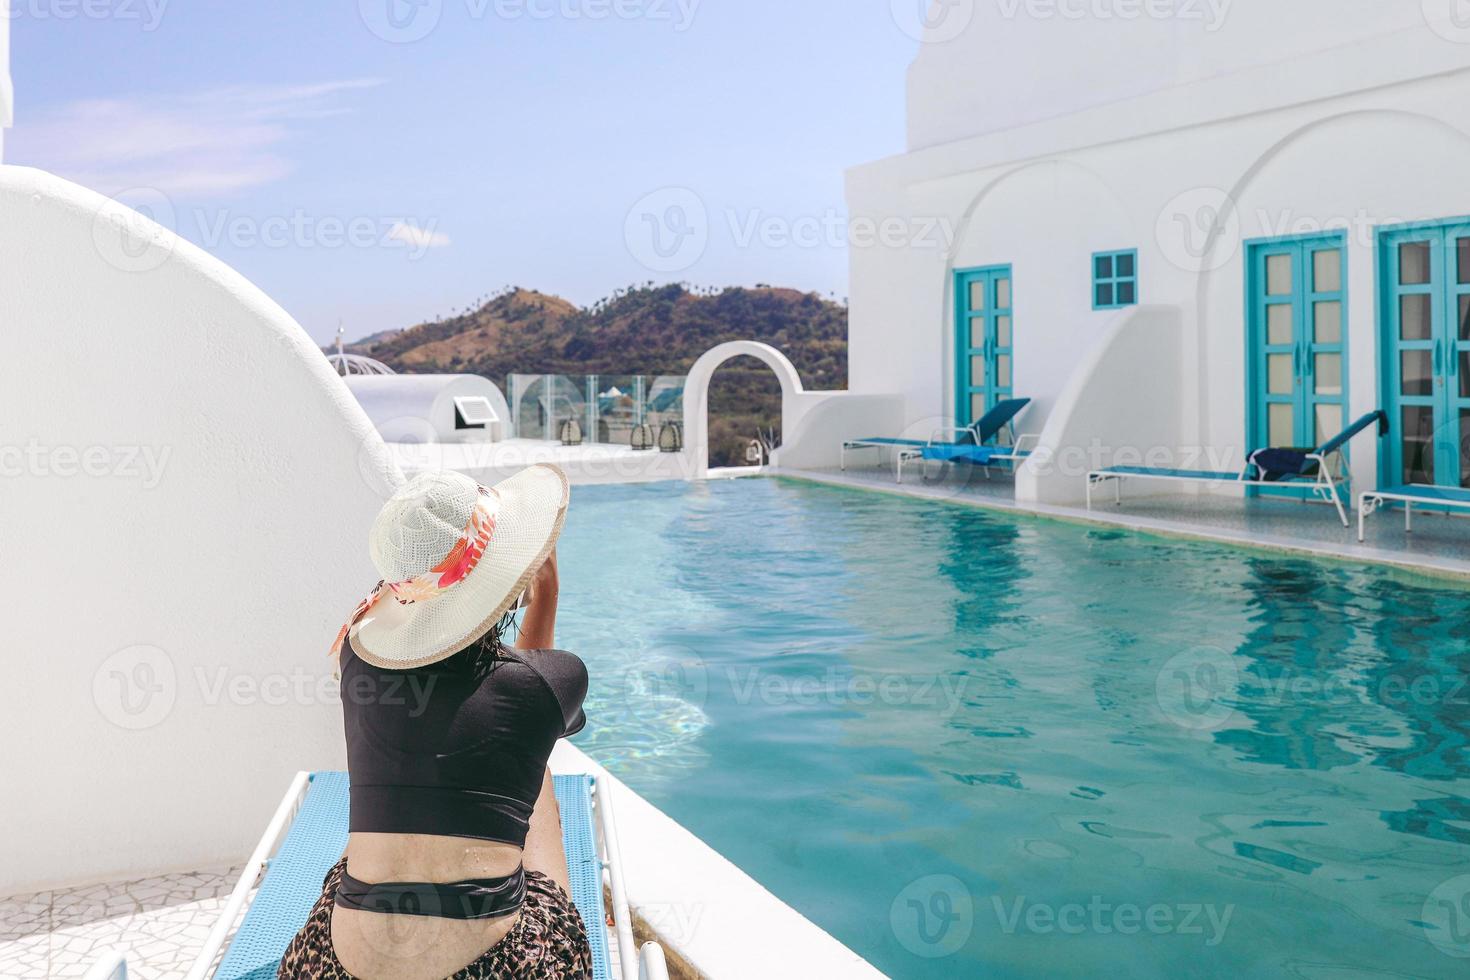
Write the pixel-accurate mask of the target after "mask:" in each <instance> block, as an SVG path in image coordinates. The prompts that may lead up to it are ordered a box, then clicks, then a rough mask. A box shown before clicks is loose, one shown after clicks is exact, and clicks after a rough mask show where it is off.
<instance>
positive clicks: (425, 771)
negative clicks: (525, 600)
mask: <svg viewBox="0 0 1470 980" xmlns="http://www.w3.org/2000/svg"><path fill="white" fill-rule="evenodd" d="M478 656H479V651H478V644H476V645H475V646H472V647H469V648H466V649H464V650H461V651H460V652H459V653H457V654H455V655H454V656H453V657H450V658H448V659H446V660H442V661H440V662H439V663H437V664H432V665H430V666H428V667H420V668H417V669H415V670H386V669H383V668H380V667H374V666H373V665H371V664H369V663H367V662H366V661H364V660H361V659H359V658H358V656H357V654H356V652H355V651H354V650H353V649H352V645H351V641H350V640H349V641H348V643H347V644H346V645H344V647H343V650H342V714H343V718H344V720H345V722H346V729H347V766H348V769H349V771H350V777H349V778H350V783H351V813H350V817H349V821H348V826H349V829H350V830H351V831H352V832H353V833H369V834H430V835H434V836H439V837H472V838H477V839H479V840H489V841H498V842H501V843H505V844H514V845H515V846H517V847H524V846H525V844H526V831H527V829H528V828H529V827H530V818H531V809H532V807H533V806H534V805H535V803H536V797H537V796H539V795H540V793H541V781H542V777H543V775H544V773H545V770H546V760H547V759H548V758H549V757H550V755H551V749H552V746H554V745H555V744H556V740H557V739H559V738H561V737H563V736H566V735H575V734H576V733H577V732H579V731H581V730H582V727H583V726H584V725H585V724H586V723H587V719H586V716H585V715H584V714H583V713H582V700H583V698H584V697H586V695H587V668H586V667H585V666H584V665H583V663H582V661H581V660H580V659H578V658H577V657H576V656H574V655H573V654H570V653H565V652H563V651H561V650H513V649H509V648H506V647H502V648H501V651H500V656H499V658H498V659H496V660H495V661H494V662H493V663H492V664H490V665H489V666H487V667H484V668H480V669H476V667H475V665H474V662H473V661H474V659H475V658H477V657H478Z"/></svg>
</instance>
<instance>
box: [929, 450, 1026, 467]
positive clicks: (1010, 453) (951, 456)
mask: <svg viewBox="0 0 1470 980" xmlns="http://www.w3.org/2000/svg"><path fill="white" fill-rule="evenodd" d="M1025 455H1026V454H1025V453H1017V452H1015V451H1014V450H1012V449H1011V448H1010V447H1008V446H925V447H924V452H923V456H924V458H925V459H927V460H941V461H943V462H946V463H972V464H974V465H975V466H989V465H990V464H991V463H992V462H995V461H996V459H997V458H1000V459H1001V460H1002V461H1003V462H1010V461H1011V460H1012V459H1013V458H1016V457H1020V456H1025Z"/></svg>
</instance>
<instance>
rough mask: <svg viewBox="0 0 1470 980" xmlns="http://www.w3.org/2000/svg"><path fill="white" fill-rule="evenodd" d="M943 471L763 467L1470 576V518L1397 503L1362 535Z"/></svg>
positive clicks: (1167, 500)
mask: <svg viewBox="0 0 1470 980" xmlns="http://www.w3.org/2000/svg"><path fill="white" fill-rule="evenodd" d="M953 469H954V470H956V471H957V472H952V473H951V474H949V475H948V476H947V478H942V479H935V480H933V481H927V480H922V479H921V478H920V477H919V474H918V472H917V469H915V470H914V471H913V472H912V475H910V474H909V473H906V474H905V475H904V482H903V483H902V484H899V483H897V482H895V480H894V475H893V468H892V466H886V467H878V466H864V467H849V468H848V469H847V470H846V471H841V470H837V469H829V470H788V469H767V470H765V471H764V472H765V473H766V474H767V475H774V476H783V477H791V478H794V479H801V480H810V481H813V482H817V483H825V484H831V485H834V486H845V487H855V488H861V489H865V490H880V491H883V492H886V493H897V494H902V495H906V496H910V497H918V498H921V499H926V500H941V501H948V502H951V503H957V504H967V505H970V506H975V507H987V508H993V509H996V510H1004V511H1010V512H1015V513H1025V514H1037V515H1042V516H1045V517H1053V518H1058V519H1060V520H1067V521H1083V522H1088V523H1093V524H1102V525H1108V526H1113V527H1123V528H1128V529H1130V530H1135V531H1146V532H1149V533H1154V534H1165V535H1174V536H1183V537H1189V538H1197V539H1201V540H1207V541H1217V542H1222V543H1225V544H1231V545H1239V546H1244V547H1248V548H1261V549H1266V550H1270V551H1287V552H1296V553H1301V554H1308V555H1313V556H1316V557H1321V558H1332V559H1342V560H1347V561H1358V562H1371V563H1376V564H1385V565H1393V566H1396V567H1399V568H1404V569H1409V570H1412V571H1417V572H1426V573H1429V574H1433V575H1439V576H1445V575H1450V576H1455V577H1463V578H1467V579H1470V519H1467V518H1465V517H1463V516H1461V517H1450V516H1445V515H1443V514H1435V513H1429V512H1421V511H1419V510H1418V509H1416V510H1415V512H1414V531H1413V533H1412V534H1405V533H1404V518H1403V512H1402V511H1399V510H1391V511H1380V512H1379V513H1377V514H1375V515H1373V516H1372V517H1370V518H1369V519H1368V523H1367V528H1366V530H1367V536H1366V540H1365V541H1364V542H1362V543H1361V544H1360V543H1359V542H1358V525H1357V513H1356V511H1355V510H1353V509H1351V508H1350V509H1349V510H1348V517H1349V519H1350V521H1351V522H1352V526H1351V527H1343V526H1342V524H1341V522H1340V521H1339V520H1338V519H1337V515H1336V513H1335V512H1334V511H1333V509H1332V507H1331V506H1330V505H1329V504H1325V503H1321V502H1303V501H1301V500H1299V499H1285V498H1279V497H1252V498H1245V497H1243V496H1242V495H1241V494H1239V493H1234V494H1227V493H1207V494H1198V495H1194V494H1154V495H1143V494H1140V493H1138V492H1137V491H1136V490H1133V489H1132V488H1129V489H1128V490H1125V491H1124V495H1123V502H1122V504H1121V505H1117V504H1114V502H1113V493H1112V490H1111V489H1110V488H1107V487H1103V488H1100V490H1099V491H1098V492H1097V493H1096V498H1095V502H1094V509H1093V510H1088V509H1087V508H1086V507H1069V506H1057V505H1052V504H1028V503H1017V502H1016V500H1015V496H1014V491H1015V488H1014V484H1013V482H1012V480H1011V478H1010V477H1009V476H1008V475H1003V474H997V475H995V476H994V477H993V478H991V479H986V478H985V476H984V475H983V473H981V472H979V471H975V470H972V469H968V468H964V469H961V468H958V467H956V468H953Z"/></svg>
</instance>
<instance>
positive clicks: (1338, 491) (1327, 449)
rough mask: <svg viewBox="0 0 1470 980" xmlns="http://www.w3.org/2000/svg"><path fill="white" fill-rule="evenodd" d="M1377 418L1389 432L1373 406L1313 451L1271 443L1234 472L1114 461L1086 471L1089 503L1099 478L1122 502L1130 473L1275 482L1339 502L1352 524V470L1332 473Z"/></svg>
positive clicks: (1244, 482) (1380, 430)
mask: <svg viewBox="0 0 1470 980" xmlns="http://www.w3.org/2000/svg"><path fill="white" fill-rule="evenodd" d="M1374 423H1377V425H1378V435H1379V438H1382V437H1383V436H1385V435H1387V434H1388V416H1387V415H1386V414H1384V413H1383V412H1382V411H1375V412H1369V413H1368V414H1367V415H1364V416H1363V417H1362V418H1360V419H1358V420H1357V421H1356V422H1354V423H1353V424H1352V425H1350V426H1348V427H1347V428H1346V429H1344V430H1342V432H1340V433H1338V434H1337V435H1335V436H1333V437H1332V438H1331V439H1329V440H1327V441H1326V442H1324V443H1323V444H1322V445H1320V446H1318V447H1317V448H1316V449H1313V450H1312V451H1310V452H1300V451H1297V450H1292V449H1267V450H1261V451H1258V452H1254V453H1251V454H1250V455H1249V456H1248V458H1247V460H1246V464H1245V466H1244V467H1242V468H1241V469H1240V470H1239V471H1237V472H1234V473H1226V472H1223V471H1219V470H1176V469H1165V468H1161V467H1151V466H1110V467H1108V468H1107V469H1104V470H1093V471H1092V472H1091V473H1088V474H1087V509H1088V510H1091V509H1092V491H1093V488H1094V487H1096V486H1098V485H1099V484H1102V483H1106V482H1108V481H1110V480H1111V481H1112V482H1113V487H1114V491H1115V493H1114V499H1115V501H1116V502H1118V503H1121V502H1122V489H1121V487H1122V483H1123V481H1124V480H1129V479H1144V480H1174V481H1179V482H1185V483H1228V484H1229V485H1231V486H1236V487H1271V488H1274V489H1290V490H1301V491H1305V492H1307V493H1309V494H1311V495H1312V496H1315V497H1319V498H1320V499H1322V500H1324V501H1329V502H1331V503H1332V504H1333V506H1335V507H1336V508H1337V516H1338V517H1340V518H1341V519H1342V526H1343V527H1348V526H1349V524H1348V516H1347V510H1346V509H1345V508H1344V507H1343V494H1344V493H1346V492H1347V486H1348V475H1347V471H1346V469H1345V468H1341V469H1340V471H1339V473H1338V475H1337V476H1336V477H1334V475H1333V472H1332V470H1333V462H1336V463H1337V464H1338V465H1339V467H1340V466H1341V460H1342V457H1341V452H1342V449H1343V447H1345V446H1346V445H1347V444H1348V442H1350V441H1351V440H1352V439H1353V437H1354V436H1356V435H1358V433H1360V432H1362V431H1364V430H1365V429H1367V428H1368V427H1369V426H1371V425H1373V424H1374Z"/></svg>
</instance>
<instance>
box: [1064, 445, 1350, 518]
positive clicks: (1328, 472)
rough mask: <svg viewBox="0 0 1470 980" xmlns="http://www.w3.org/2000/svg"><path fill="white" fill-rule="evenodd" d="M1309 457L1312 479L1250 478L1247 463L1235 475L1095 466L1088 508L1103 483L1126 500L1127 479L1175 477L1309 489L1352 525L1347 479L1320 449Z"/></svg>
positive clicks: (1120, 499) (1221, 483)
mask: <svg viewBox="0 0 1470 980" xmlns="http://www.w3.org/2000/svg"><path fill="white" fill-rule="evenodd" d="M1332 455H1333V457H1335V458H1336V459H1337V460H1338V461H1339V465H1340V463H1341V460H1342V456H1341V454H1340V453H1333V454H1332ZM1306 458H1307V459H1310V460H1314V461H1316V463H1317V478H1316V479H1315V480H1312V481H1310V482H1308V481H1304V480H1250V479H1247V478H1246V474H1247V473H1248V472H1250V470H1251V469H1252V468H1253V467H1252V464H1250V463H1247V464H1246V465H1245V466H1244V467H1242V468H1241V471H1240V474H1239V475H1238V476H1237V477H1235V478H1234V479H1230V480H1227V479H1221V478H1213V477H1203V476H1186V475H1184V474H1181V473H1115V472H1113V471H1111V470H1093V471H1092V472H1090V473H1088V474H1087V509H1088V510H1092V488H1093V487H1095V486H1097V485H1098V484H1100V483H1106V482H1107V481H1109V480H1112V481H1113V503H1115V504H1121V503H1122V502H1123V481H1124V480H1172V481H1174V482H1176V483H1208V484H1216V485H1218V486H1222V487H1262V488H1266V489H1275V490H1280V489H1281V488H1282V487H1291V488H1293V489H1296V490H1307V491H1310V492H1311V495H1312V496H1314V497H1320V498H1322V500H1323V502H1324V503H1330V504H1332V505H1333V506H1334V507H1336V508H1337V516H1338V517H1339V518H1341V519H1342V526H1343V527H1351V526H1352V525H1351V523H1350V522H1349V521H1348V516H1347V508H1346V507H1344V506H1343V505H1342V496H1341V495H1340V494H1339V493H1338V488H1339V487H1345V486H1346V485H1347V481H1346V480H1345V479H1344V477H1343V476H1342V475H1341V473H1339V475H1338V476H1337V477H1335V478H1334V477H1333V475H1332V467H1331V466H1330V465H1329V464H1328V461H1327V459H1326V458H1324V457H1322V456H1320V455H1318V454H1317V453H1307V454H1306Z"/></svg>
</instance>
